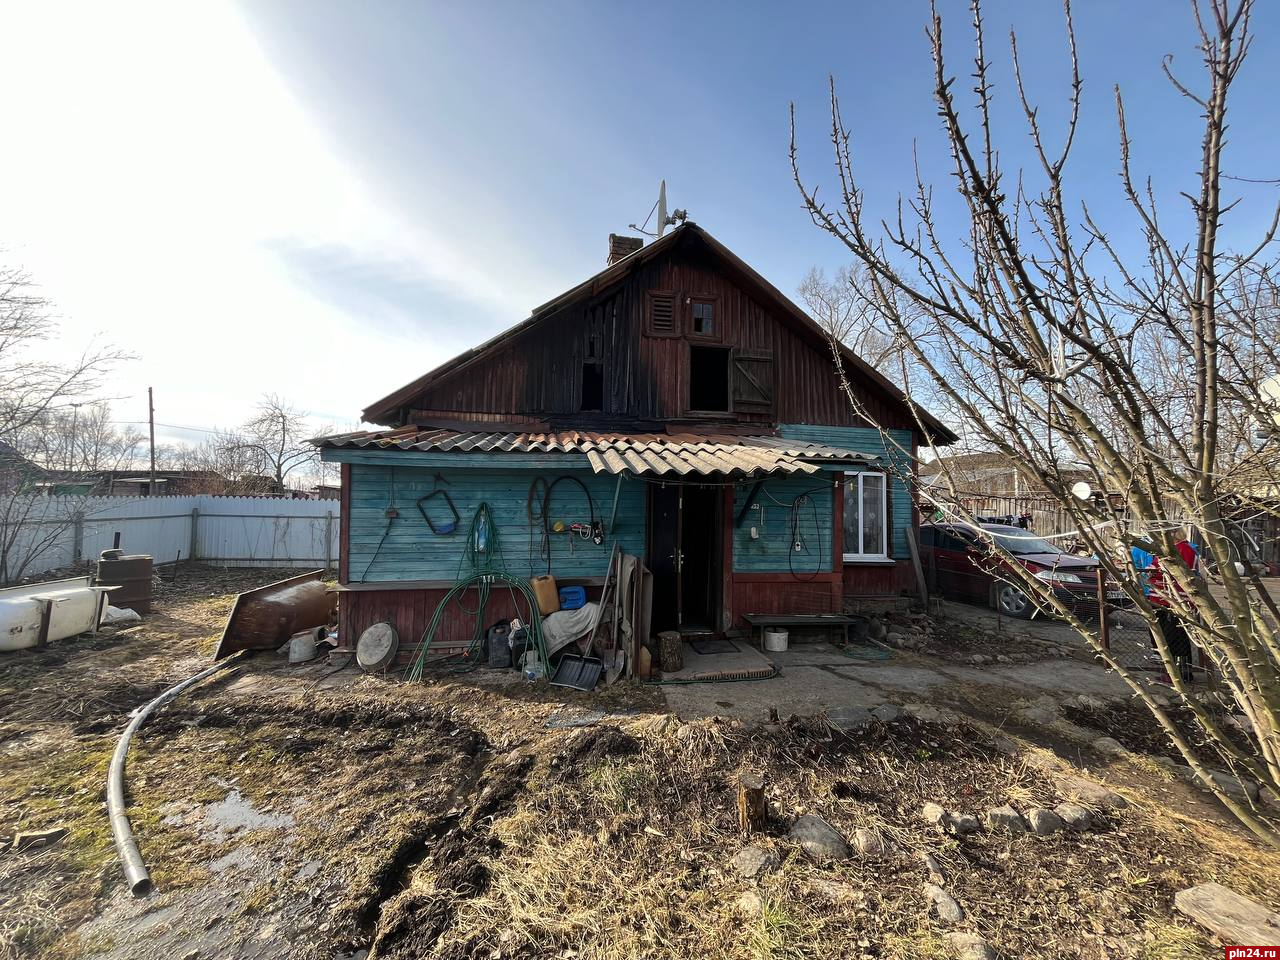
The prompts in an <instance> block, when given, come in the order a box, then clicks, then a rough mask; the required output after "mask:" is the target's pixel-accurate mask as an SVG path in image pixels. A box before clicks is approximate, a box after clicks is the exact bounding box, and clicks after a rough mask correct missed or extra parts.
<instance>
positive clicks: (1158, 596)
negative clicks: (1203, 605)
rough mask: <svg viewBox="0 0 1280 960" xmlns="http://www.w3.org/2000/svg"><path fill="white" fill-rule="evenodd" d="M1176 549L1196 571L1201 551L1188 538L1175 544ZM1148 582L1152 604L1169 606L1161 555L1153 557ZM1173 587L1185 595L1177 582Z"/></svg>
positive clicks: (1191, 568)
mask: <svg viewBox="0 0 1280 960" xmlns="http://www.w3.org/2000/svg"><path fill="white" fill-rule="evenodd" d="M1174 549H1176V550H1177V551H1178V556H1179V557H1181V558H1182V562H1183V563H1185V564H1186V565H1187V567H1188V568H1189V569H1190V570H1191V571H1192V572H1195V570H1196V563H1197V561H1198V560H1199V556H1200V555H1199V553H1197V551H1196V548H1195V547H1194V546H1192V545H1191V544H1190V543H1188V542H1187V541H1186V540H1179V541H1178V542H1177V543H1176V544H1174ZM1147 583H1148V587H1149V592H1148V594H1147V595H1148V596H1149V597H1150V599H1151V603H1152V605H1154V606H1157V607H1168V606H1169V599H1168V598H1169V596H1170V594H1169V591H1168V588H1167V587H1166V584H1165V576H1164V570H1163V569H1162V567H1161V564H1160V558H1159V557H1155V558H1153V559H1152V562H1151V574H1150V576H1149V577H1148V579H1147ZM1172 589H1173V590H1175V591H1177V592H1178V593H1179V594H1181V595H1183V596H1185V592H1184V591H1183V589H1182V588H1181V587H1180V586H1178V585H1177V583H1174V584H1173V588H1172Z"/></svg>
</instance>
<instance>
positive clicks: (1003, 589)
mask: <svg viewBox="0 0 1280 960" xmlns="http://www.w3.org/2000/svg"><path fill="white" fill-rule="evenodd" d="M996 609H997V610H999V611H1000V612H1001V613H1003V614H1004V615H1005V616H1006V617H1017V618H1018V619H1019V620H1030V619H1031V614H1032V613H1033V612H1034V611H1035V607H1034V606H1033V605H1032V603H1031V601H1030V600H1028V599H1027V595H1026V594H1025V593H1023V592H1022V591H1021V590H1019V589H1018V588H1017V587H1015V586H1013V585H1012V584H1009V583H1000V584H997V585H996Z"/></svg>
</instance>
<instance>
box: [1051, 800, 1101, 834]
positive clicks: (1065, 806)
mask: <svg viewBox="0 0 1280 960" xmlns="http://www.w3.org/2000/svg"><path fill="white" fill-rule="evenodd" d="M1053 812H1054V813H1056V814H1057V815H1058V818H1059V819H1060V820H1061V821H1062V822H1063V823H1064V824H1065V825H1066V827H1067V829H1068V830H1075V831H1076V832H1077V833H1081V832H1083V831H1085V830H1088V829H1089V828H1090V827H1092V826H1093V814H1092V813H1090V812H1089V811H1088V809H1087V808H1085V807H1082V806H1080V804H1078V803H1060V804H1058V805H1057V806H1056V807H1054V808H1053Z"/></svg>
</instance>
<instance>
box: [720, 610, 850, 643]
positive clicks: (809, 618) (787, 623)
mask: <svg viewBox="0 0 1280 960" xmlns="http://www.w3.org/2000/svg"><path fill="white" fill-rule="evenodd" d="M742 619H743V620H745V621H747V623H749V624H750V625H751V632H752V634H755V633H756V631H757V629H758V630H759V633H760V649H761V650H764V628H765V627H839V628H840V631H841V633H842V634H843V636H844V642H845V643H848V642H849V628H850V627H851V626H853V624H854V623H855V622H856V621H855V620H854V618H853V617H846V616H845V615H844V614H843V613H745V614H743V615H742Z"/></svg>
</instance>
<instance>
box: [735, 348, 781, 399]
mask: <svg viewBox="0 0 1280 960" xmlns="http://www.w3.org/2000/svg"><path fill="white" fill-rule="evenodd" d="M733 403H734V406H735V407H748V408H750V407H771V406H773V356H772V355H771V354H762V353H735V354H734V357H733Z"/></svg>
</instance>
